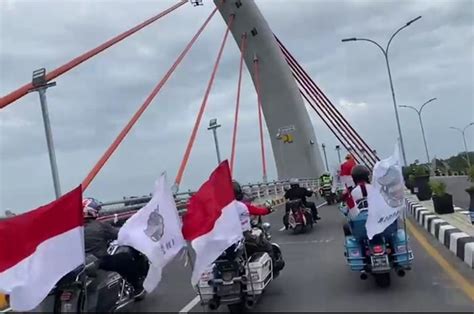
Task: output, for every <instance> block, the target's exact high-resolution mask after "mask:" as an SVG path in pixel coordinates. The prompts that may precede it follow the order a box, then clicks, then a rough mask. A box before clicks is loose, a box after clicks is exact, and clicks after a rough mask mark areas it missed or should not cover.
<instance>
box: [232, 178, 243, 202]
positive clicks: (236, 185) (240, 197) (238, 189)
mask: <svg viewBox="0 0 474 314" xmlns="http://www.w3.org/2000/svg"><path fill="white" fill-rule="evenodd" d="M232 186H233V187H234V194H235V199H236V200H238V201H241V200H243V198H244V193H243V192H242V187H241V186H240V183H239V182H237V181H235V180H233V181H232Z"/></svg>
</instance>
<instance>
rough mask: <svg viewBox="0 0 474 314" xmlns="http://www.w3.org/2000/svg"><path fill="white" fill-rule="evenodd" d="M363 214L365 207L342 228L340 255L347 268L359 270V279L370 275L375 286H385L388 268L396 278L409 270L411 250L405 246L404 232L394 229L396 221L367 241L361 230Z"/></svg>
mask: <svg viewBox="0 0 474 314" xmlns="http://www.w3.org/2000/svg"><path fill="white" fill-rule="evenodd" d="M367 214H368V211H367V210H362V211H361V212H360V213H359V214H358V216H357V217H355V218H353V219H351V220H350V221H349V226H350V228H344V234H345V252H344V256H345V257H346V261H347V264H348V265H349V267H350V268H351V270H352V271H356V272H359V274H360V279H362V280H366V279H367V278H368V274H370V275H372V276H373V277H374V278H375V282H376V284H377V285H378V286H379V287H388V286H390V283H391V277H390V274H391V271H392V270H394V271H395V272H396V274H397V275H398V276H399V277H404V276H405V273H406V271H408V270H411V264H412V261H413V252H412V250H411V248H410V247H409V246H408V235H406V234H405V231H404V230H403V229H398V226H397V222H395V223H393V224H392V225H390V226H389V227H388V228H387V229H386V230H385V231H384V232H383V233H382V234H378V235H376V236H375V237H374V238H373V239H372V240H369V239H368V238H367V231H366V229H365V223H366V221H367Z"/></svg>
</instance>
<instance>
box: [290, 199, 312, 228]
mask: <svg viewBox="0 0 474 314" xmlns="http://www.w3.org/2000/svg"><path fill="white" fill-rule="evenodd" d="M283 220H284V224H285V226H287V227H288V229H292V230H293V232H294V233H295V234H296V233H302V232H305V231H306V230H307V229H308V227H309V228H311V229H312V228H313V225H314V220H313V215H312V214H311V210H310V209H308V208H306V207H305V206H304V205H303V202H302V201H301V200H292V201H287V202H286V214H285V217H284V219H283Z"/></svg>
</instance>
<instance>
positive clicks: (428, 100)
mask: <svg viewBox="0 0 474 314" xmlns="http://www.w3.org/2000/svg"><path fill="white" fill-rule="evenodd" d="M436 99H438V98H436V97H435V98H431V99H430V100H428V102H431V101H433V100H436Z"/></svg>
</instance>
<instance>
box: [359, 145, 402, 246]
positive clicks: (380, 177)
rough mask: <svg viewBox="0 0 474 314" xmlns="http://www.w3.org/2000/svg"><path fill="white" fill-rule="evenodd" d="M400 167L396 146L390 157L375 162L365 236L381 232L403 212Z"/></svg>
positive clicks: (368, 196)
mask: <svg viewBox="0 0 474 314" xmlns="http://www.w3.org/2000/svg"><path fill="white" fill-rule="evenodd" d="M403 184H404V182H403V175H402V166H401V162H400V153H399V150H398V145H396V146H395V151H394V153H393V155H392V156H390V157H388V158H386V159H383V160H381V161H379V162H377V163H376V164H375V166H374V170H373V173H372V188H371V189H370V190H368V193H367V194H368V195H367V202H368V205H369V207H368V210H369V213H368V217H367V222H366V229H367V236H368V237H369V239H372V238H373V236H374V235H376V234H379V233H381V232H383V231H384V230H385V229H387V227H388V226H390V225H391V224H392V223H394V222H395V221H396V220H397V219H398V218H399V217H400V215H401V213H402V212H403V204H404V198H405V194H404V189H403Z"/></svg>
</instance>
